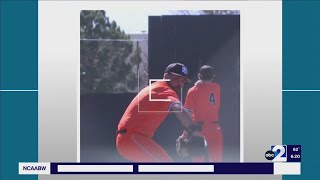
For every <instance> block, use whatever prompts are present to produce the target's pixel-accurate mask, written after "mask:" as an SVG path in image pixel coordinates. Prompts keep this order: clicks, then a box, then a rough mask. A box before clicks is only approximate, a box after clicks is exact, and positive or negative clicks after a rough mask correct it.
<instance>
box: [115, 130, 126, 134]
mask: <svg viewBox="0 0 320 180" xmlns="http://www.w3.org/2000/svg"><path fill="white" fill-rule="evenodd" d="M125 133H127V130H126V129H120V130H118V131H117V134H125Z"/></svg>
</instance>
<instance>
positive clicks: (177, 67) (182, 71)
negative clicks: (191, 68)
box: [164, 63, 191, 82]
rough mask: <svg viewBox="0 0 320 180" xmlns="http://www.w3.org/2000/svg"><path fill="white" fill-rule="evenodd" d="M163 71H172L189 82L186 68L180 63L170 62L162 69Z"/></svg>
mask: <svg viewBox="0 0 320 180" xmlns="http://www.w3.org/2000/svg"><path fill="white" fill-rule="evenodd" d="M164 72H165V73H172V74H175V75H178V76H182V77H185V78H186V79H187V81H189V82H191V80H190V79H189V78H188V69H187V67H186V66H185V65H183V64H181V63H172V64H169V66H168V67H167V68H166V70H165V71H164Z"/></svg>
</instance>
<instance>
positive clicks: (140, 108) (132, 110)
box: [118, 81, 180, 137]
mask: <svg viewBox="0 0 320 180" xmlns="http://www.w3.org/2000/svg"><path fill="white" fill-rule="evenodd" d="M150 86H151V89H150ZM150 86H147V87H146V88H144V89H142V90H141V91H140V92H139V93H138V95H137V96H136V97H135V98H134V99H133V100H132V102H131V103H130V105H129V106H128V108H127V109H126V111H125V113H124V114H123V116H122V118H121V120H120V122H119V125H118V130H122V129H126V130H127V131H131V132H135V133H140V134H143V135H145V136H147V137H152V136H153V134H154V132H155V131H156V130H157V129H158V127H159V126H160V124H161V123H162V122H163V120H164V119H165V118H166V117H167V115H168V113H169V109H170V106H171V105H172V103H180V100H179V97H178V96H177V94H176V92H175V91H174V90H173V89H171V88H170V87H169V86H168V84H167V82H164V81H158V82H154V83H153V84H151V85H150ZM150 90H151V92H150ZM149 94H151V97H150V96H149ZM150 98H151V99H153V100H159V99H165V100H167V99H169V100H170V101H150Z"/></svg>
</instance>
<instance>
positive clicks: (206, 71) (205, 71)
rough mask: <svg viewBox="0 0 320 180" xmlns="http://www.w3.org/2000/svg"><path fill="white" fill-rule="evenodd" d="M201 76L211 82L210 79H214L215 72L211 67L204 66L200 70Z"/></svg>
mask: <svg viewBox="0 0 320 180" xmlns="http://www.w3.org/2000/svg"><path fill="white" fill-rule="evenodd" d="M199 74H200V75H201V76H202V78H203V79H205V80H209V79H212V78H213V76H214V71H213V68H212V67H211V66H208V65H204V66H201V68H200V70H199Z"/></svg>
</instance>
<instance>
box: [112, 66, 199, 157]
mask: <svg viewBox="0 0 320 180" xmlns="http://www.w3.org/2000/svg"><path fill="white" fill-rule="evenodd" d="M187 74H188V70H187V68H186V67H185V66H184V65H183V64H180V63H173V64H170V65H169V66H168V67H167V68H166V70H165V72H164V75H163V78H164V80H168V81H157V82H154V83H152V84H150V85H149V86H147V87H146V88H144V89H142V90H141V91H140V92H139V93H138V95H137V96H136V97H135V98H134V99H133V100H132V102H131V103H130V105H129V106H128V108H127V109H126V111H125V113H124V115H123V116H122V118H121V120H120V122H119V124H118V129H117V138H116V146H117V149H118V152H119V154H120V155H121V156H123V157H124V158H126V159H128V160H129V161H134V162H172V159H171V158H170V156H169V155H168V154H167V152H166V151H165V150H164V149H163V148H162V147H161V146H160V145H159V144H157V143H156V142H155V141H154V140H153V139H152V136H153V134H154V132H155V131H156V130H157V129H158V127H159V126H160V124H161V123H162V122H163V120H164V119H165V118H166V117H167V115H168V114H169V112H173V113H174V114H175V115H176V116H177V118H178V119H179V120H180V122H181V123H182V125H183V127H184V128H185V129H186V130H187V131H188V132H190V133H191V134H193V135H198V136H199V135H200V134H199V132H198V131H197V126H195V125H194V124H193V123H192V119H191V117H190V115H189V114H188V111H187V110H186V109H185V108H184V107H183V106H182V105H181V102H180V99H179V97H178V94H179V93H178V92H179V91H180V90H181V88H182V87H183V85H184V83H185V82H187V81H190V80H189V79H188V78H187Z"/></svg>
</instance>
